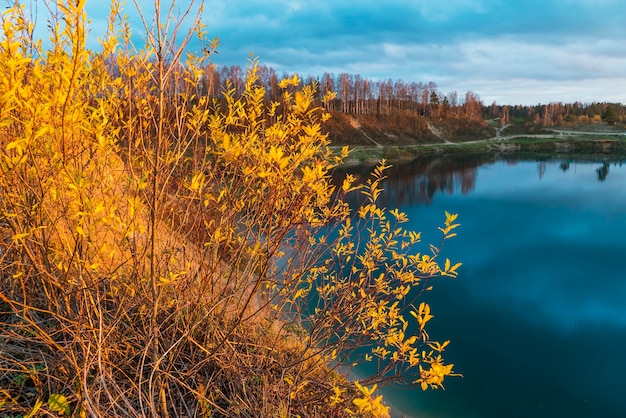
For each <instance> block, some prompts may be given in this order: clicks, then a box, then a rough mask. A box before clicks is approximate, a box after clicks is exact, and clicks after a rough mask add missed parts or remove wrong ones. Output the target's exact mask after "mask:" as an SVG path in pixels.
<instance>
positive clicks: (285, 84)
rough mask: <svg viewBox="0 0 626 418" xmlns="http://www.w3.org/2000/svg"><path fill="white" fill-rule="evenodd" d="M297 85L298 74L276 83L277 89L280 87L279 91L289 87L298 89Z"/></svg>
mask: <svg viewBox="0 0 626 418" xmlns="http://www.w3.org/2000/svg"><path fill="white" fill-rule="evenodd" d="M299 85H300V77H299V76H298V74H294V75H293V76H292V77H290V78H283V79H282V80H280V82H279V83H278V87H280V88H281V89H286V88H287V87H289V86H293V87H298V86H299Z"/></svg>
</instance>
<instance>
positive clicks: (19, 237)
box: [11, 232, 30, 242]
mask: <svg viewBox="0 0 626 418" xmlns="http://www.w3.org/2000/svg"><path fill="white" fill-rule="evenodd" d="M29 235H30V233H29V232H22V233H19V234H15V235H13V236H12V237H11V240H12V241H13V242H20V241H22V240H23V239H24V238H26V237H27V236H29Z"/></svg>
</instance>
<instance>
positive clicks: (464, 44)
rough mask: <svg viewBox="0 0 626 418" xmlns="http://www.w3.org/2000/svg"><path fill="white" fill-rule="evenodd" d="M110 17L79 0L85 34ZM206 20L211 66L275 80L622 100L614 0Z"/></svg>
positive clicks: (493, 1) (339, 5)
mask: <svg viewBox="0 0 626 418" xmlns="http://www.w3.org/2000/svg"><path fill="white" fill-rule="evenodd" d="M30 1H31V2H32V1H37V0H30ZM39 1H41V0H39ZM137 1H138V2H139V4H140V7H141V8H142V9H143V10H144V12H146V14H150V13H151V10H152V9H153V6H152V5H153V4H154V2H153V0H137ZM179 4H185V2H183V1H180V2H179ZM133 8H134V5H133V1H132V0H129V1H128V2H127V4H126V9H127V13H128V15H129V18H130V20H131V24H132V25H133V27H135V28H136V31H137V33H139V31H140V26H139V20H138V19H137V14H136V12H133V11H132V9H133ZM107 11H108V4H107V2H105V1H101V0H87V14H88V16H89V18H90V19H92V31H93V32H94V33H96V34H97V33H98V32H99V31H101V30H102V29H103V28H104V27H105V17H106V15H107ZM203 22H204V23H205V24H206V25H207V27H206V30H207V33H208V35H209V37H211V38H212V37H215V36H217V37H219V39H220V46H219V48H218V54H217V55H215V56H214V62H215V63H216V64H219V65H241V66H245V65H246V63H247V60H248V58H249V57H250V54H253V56H255V57H258V58H259V60H260V62H261V64H265V65H268V66H271V67H274V69H276V70H277V72H278V73H279V74H282V73H283V72H287V73H293V72H297V73H299V74H300V75H302V76H307V75H309V74H310V75H313V76H321V75H322V74H323V73H324V72H329V73H332V74H336V75H338V74H340V73H342V72H347V73H351V74H360V75H361V76H363V77H367V78H369V79H372V80H377V79H378V80H387V79H392V80H397V79H402V80H403V81H407V82H409V81H415V82H420V81H421V82H425V83H428V82H431V81H432V82H435V83H436V84H437V85H438V87H439V90H440V91H441V92H443V93H444V94H447V93H449V92H451V91H457V92H458V93H459V94H460V95H461V96H462V95H463V94H464V93H465V92H466V91H468V90H471V91H473V92H474V93H476V94H477V95H478V96H479V97H480V98H481V99H482V100H483V102H484V103H485V104H491V103H492V102H494V101H495V102H497V103H498V104H509V105H513V104H525V105H534V104H538V103H549V102H554V101H563V102H574V101H580V102H585V103H590V102H594V101H609V102H621V103H625V102H626V24H625V22H626V2H624V1H623V0H359V1H354V0H316V1H311V0H228V1H226V0H206V3H205V7H204V12H203ZM92 38H93V37H92ZM94 39H95V38H94Z"/></svg>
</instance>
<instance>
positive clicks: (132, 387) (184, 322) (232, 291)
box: [0, 0, 461, 417]
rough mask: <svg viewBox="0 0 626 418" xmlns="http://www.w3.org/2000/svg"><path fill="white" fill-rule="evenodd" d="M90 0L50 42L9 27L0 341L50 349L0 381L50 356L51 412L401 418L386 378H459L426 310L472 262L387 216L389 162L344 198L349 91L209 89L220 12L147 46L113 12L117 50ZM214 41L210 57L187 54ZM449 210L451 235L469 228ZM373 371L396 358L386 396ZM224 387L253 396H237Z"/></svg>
mask: <svg viewBox="0 0 626 418" xmlns="http://www.w3.org/2000/svg"><path fill="white" fill-rule="evenodd" d="M84 4H85V0H80V1H78V2H76V1H69V0H68V1H66V0H59V1H58V2H56V3H55V5H56V6H58V10H59V11H58V14H57V15H55V16H52V17H51V22H50V28H51V32H50V40H49V45H50V46H49V48H48V49H47V50H45V51H44V49H43V48H42V44H41V42H39V41H35V40H33V38H32V30H33V26H32V23H29V22H28V19H26V17H25V16H24V8H23V7H22V6H15V7H13V8H9V9H8V10H7V11H5V12H4V13H3V15H2V34H1V35H0V269H1V271H0V273H1V275H2V277H3V278H5V279H3V280H2V281H0V304H2V311H3V315H2V318H0V338H1V339H2V340H3V341H9V342H10V343H11V344H12V345H14V348H15V347H18V348H22V347H26V346H29V347H30V346H32V347H36V349H35V348H33V350H32V355H33V356H34V357H33V358H32V359H26V360H24V359H21V358H20V359H18V360H14V361H12V360H10V358H9V357H7V358H5V357H2V358H0V369H2V370H3V371H4V370H8V371H10V372H15V373H18V372H19V373H23V372H24V370H23V368H24V365H23V364H22V363H24V364H26V363H28V364H29V367H30V365H31V364H33V365H36V367H37V371H36V372H32V376H31V380H32V381H33V382H35V383H34V384H36V385H37V388H36V389H37V390H43V388H46V389H45V391H46V393H52V395H50V397H49V401H48V405H47V408H48V409H49V410H50V411H52V412H55V411H56V412H59V413H63V414H65V415H71V414H74V415H78V416H83V415H99V414H104V415H110V416H115V415H118V416H123V415H125V414H130V415H133V414H134V413H135V411H133V413H130V412H129V410H131V409H132V408H139V409H141V411H136V412H137V415H151V416H166V415H168V414H174V415H175V414H176V413H178V412H177V411H183V410H185V411H196V412H197V413H200V412H201V413H203V414H206V415H210V414H211V413H213V412H212V411H215V413H217V414H221V415H229V414H231V415H254V414H255V413H256V412H259V409H258V408H261V406H259V405H265V406H263V408H266V409H264V410H263V414H266V415H272V414H273V413H275V412H276V413H279V412H280V413H285V414H291V415H295V414H296V413H298V414H312V415H314V414H315V413H317V412H319V411H320V410H321V411H323V410H324V409H323V408H333V409H332V411H334V412H336V413H338V414H339V413H343V414H345V413H352V412H346V408H345V405H346V404H347V405H351V404H352V405H354V406H355V407H356V408H357V410H356V412H354V413H358V414H369V415H370V416H376V417H385V416H388V409H389V408H388V407H386V406H384V404H383V402H382V397H381V396H375V395H374V391H375V390H376V387H377V386H376V383H378V382H382V381H386V382H390V383H397V384H400V385H403V384H415V385H419V386H421V387H432V388H437V387H443V380H444V378H445V377H446V376H450V375H454V373H453V372H452V365H444V363H443V360H442V359H441V356H440V353H441V352H442V351H443V350H444V348H445V347H446V346H447V344H448V341H446V342H444V343H443V344H440V343H438V342H436V341H431V340H430V338H429V336H428V334H427V332H426V324H427V322H429V321H430V320H431V319H432V318H433V315H432V314H431V313H430V307H429V305H428V304H426V303H425V302H421V303H420V304H419V308H418V309H417V311H415V309H414V308H412V305H411V302H413V301H414V300H413V299H412V296H413V295H414V294H415V295H417V296H416V297H420V296H421V295H422V292H423V291H425V290H428V289H429V287H430V284H429V281H430V280H432V279H433V278H435V277H438V276H451V277H456V276H457V274H458V268H459V267H460V265H461V264H460V263H453V262H451V261H450V260H449V259H445V261H442V260H441V259H440V257H439V253H440V249H441V244H440V245H439V246H431V248H430V253H429V254H422V253H420V252H418V251H417V247H416V246H417V245H418V244H419V242H420V239H421V235H420V233H419V232H415V231H411V230H407V229H405V227H404V225H405V224H406V223H407V221H408V217H407V216H406V214H404V213H402V212H400V211H398V210H396V209H392V210H388V209H386V208H384V207H381V206H380V205H379V197H380V195H381V192H382V188H381V185H382V184H383V181H384V179H385V170H386V169H387V168H388V166H387V165H386V163H385V161H383V162H381V164H380V165H379V166H378V167H376V168H375V169H374V170H373V173H372V175H371V177H370V178H369V179H367V181H366V182H365V183H364V184H358V183H357V180H356V178H355V177H354V176H352V175H347V176H346V178H345V179H343V181H341V182H340V183H339V184H338V187H337V188H335V187H334V186H333V183H332V182H331V176H332V173H333V169H334V168H336V167H337V166H338V165H339V164H341V162H342V159H343V158H345V157H347V156H348V154H349V150H348V149H347V148H344V149H342V150H341V153H340V154H339V155H334V154H333V153H332V152H331V150H330V149H329V141H328V138H327V136H326V135H325V134H323V133H322V132H323V130H322V123H323V122H324V121H325V120H327V118H328V117H329V114H328V113H327V112H325V111H324V109H323V108H322V106H323V105H324V103H327V102H328V101H329V100H332V99H333V98H334V95H333V93H329V94H327V95H326V97H325V98H324V99H323V100H322V102H321V103H320V102H318V101H316V98H315V97H316V96H315V94H316V92H315V86H314V85H313V86H301V79H300V77H299V76H298V75H293V76H291V77H287V78H285V79H283V80H281V81H280V82H279V83H278V85H279V87H280V88H281V89H282V99H281V100H278V101H277V102H269V101H268V99H267V97H268V94H267V92H266V91H265V88H264V87H263V86H262V85H261V84H260V83H259V73H260V67H259V64H258V62H257V61H256V60H252V61H251V63H250V66H249V68H248V69H247V71H246V74H245V85H244V86H239V87H238V88H235V87H234V86H233V84H232V83H226V89H225V91H224V93H223V95H222V96H221V97H220V98H209V97H207V96H206V95H205V93H204V92H203V91H202V90H201V88H200V87H199V86H201V85H202V84H203V82H204V81H206V80H205V77H206V74H207V71H208V69H210V68H212V67H211V65H212V64H211V63H210V61H209V57H210V52H211V51H212V50H213V49H214V48H215V47H216V46H217V41H216V40H214V41H212V42H211V41H209V42H207V41H206V40H205V39H203V36H204V33H205V30H204V27H203V26H202V25H201V24H200V22H199V21H198V20H197V18H198V16H199V10H197V15H196V17H195V18H193V17H192V19H194V20H192V21H191V22H190V26H191V29H190V31H189V33H187V34H186V35H185V34H182V33H178V31H181V30H182V29H181V28H183V27H186V26H185V25H182V22H180V21H177V20H176V19H177V17H176V16H174V14H173V13H174V12H173V10H175V9H174V8H172V9H171V10H170V11H169V12H163V16H161V15H160V14H157V15H156V16H155V19H156V20H155V22H156V29H152V28H151V27H150V25H149V24H148V23H147V22H150V21H151V20H150V18H149V17H148V18H147V19H146V17H145V16H143V14H142V17H143V18H144V23H145V24H146V26H147V27H146V28H144V29H146V32H147V33H146V35H147V36H146V38H145V39H146V45H144V46H142V47H137V46H136V45H133V44H132V42H131V39H132V36H131V32H130V25H129V24H128V22H126V21H125V18H124V17H123V12H122V10H121V6H120V3H118V2H117V1H114V2H113V4H112V6H111V17H110V20H109V24H108V32H107V35H106V36H105V37H104V38H103V39H101V40H100V41H101V50H100V52H98V53H96V52H93V51H90V50H88V49H87V48H86V43H87V42H86V37H87V34H88V28H87V26H88V20H87V17H86V16H85V13H84ZM159 4H160V2H158V1H157V5H159ZM140 12H141V11H140ZM192 14H193V13H191V14H189V16H191V15H192ZM185 16H188V14H185ZM161 19H164V21H162V20H161ZM194 34H196V35H197V36H199V37H200V39H199V40H200V42H203V44H207V45H208V47H207V48H208V49H207V50H206V52H208V53H202V54H199V55H196V54H192V53H188V54H184V52H185V48H186V46H187V42H188V40H189V36H193V35H194ZM177 35H182V37H177ZM177 39H185V41H184V42H183V43H182V44H178V43H177V42H175V40H177ZM183 56H185V59H184V60H183V58H182V57H183ZM357 193H358V194H361V196H362V197H363V198H364V200H365V201H364V203H363V204H362V205H360V206H359V207H351V206H350V204H349V203H348V202H349V199H350V196H351V195H352V194H357ZM445 215H446V218H445V221H444V225H443V226H442V227H441V228H440V230H441V232H442V234H443V238H442V242H444V241H445V240H447V239H449V238H452V237H453V236H454V235H455V230H456V228H457V227H458V226H459V224H458V223H456V219H457V216H456V214H449V213H447V212H446V214H445ZM407 299H408V300H407ZM407 313H409V315H412V316H413V317H415V318H416V322H417V324H415V323H409V321H407V318H408V315H406V314H407ZM357 347H358V348H360V349H361V350H362V351H360V352H361V354H359V355H358V356H356V355H355V354H351V353H353V351H354V349H355V348H357ZM424 347H429V348H430V349H432V350H434V351H436V352H437V353H438V354H437V355H436V356H433V355H432V353H425V352H423V351H422V354H419V353H420V350H422V349H423V348H424ZM363 361H368V362H372V364H377V366H378V368H377V371H376V373H375V375H374V376H371V377H370V378H369V379H368V382H370V383H373V386H371V387H370V388H368V387H367V386H363V385H361V384H360V383H358V382H355V383H354V386H352V385H351V384H350V383H349V382H348V381H347V380H346V379H343V378H337V377H336V376H335V375H334V373H335V372H334V368H335V367H339V366H340V365H351V364H358V363H360V362H363ZM33 367H34V366H33ZM418 372H419V374H420V379H419V380H417V381H410V380H411V378H408V376H411V375H413V376H414V375H416V373H418ZM2 379H3V377H2V376H0V383H2ZM38 379H40V380H45V383H41V381H40V380H38ZM229 379H233V380H232V381H229ZM208 382H222V383H223V384H224V387H226V386H228V387H229V390H230V389H233V388H243V389H241V392H239V393H236V394H232V397H233V398H232V399H224V396H225V394H224V391H223V389H221V388H219V387H217V386H219V385H215V387H212V385H209V384H208ZM368 384H369V383H368ZM250 387H252V389H250ZM233 390H234V389H233ZM226 392H227V391H226ZM287 394H288V395H287ZM259 396H266V397H267V399H272V400H273V401H275V402H274V404H272V402H259ZM18 398H19V399H26V398H20V397H19V396H16V397H15V399H18ZM235 399H237V402H235ZM319 399H326V400H327V403H328V405H319V401H318V402H317V403H318V404H316V403H315V400H319ZM264 400H265V398H264ZM231 401H232V402H231ZM10 403H11V406H10V407H11V408H17V409H19V411H21V412H22V413H23V414H26V413H28V412H29V411H31V412H32V411H34V412H33V414H34V413H36V412H37V410H38V409H41V408H45V407H46V406H45V405H44V404H43V402H42V401H41V400H39V398H37V401H36V403H34V404H25V405H16V403H19V402H13V401H11V402H10ZM224 405H229V406H228V408H232V409H229V410H225V409H224V408H225V407H224ZM272 405H274V407H272ZM277 405H280V407H279V406H277ZM4 407H5V406H3V405H1V404H0V413H1V412H3V411H4V410H3V409H2V408H4ZM142 408H143V409H142ZM238 408H240V409H238ZM272 408H274V409H272ZM320 408H321V409H320ZM294 411H298V412H294ZM312 411H313V412H312Z"/></svg>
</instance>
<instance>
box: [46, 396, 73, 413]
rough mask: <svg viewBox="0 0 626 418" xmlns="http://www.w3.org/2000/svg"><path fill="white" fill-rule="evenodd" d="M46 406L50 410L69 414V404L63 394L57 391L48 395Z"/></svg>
mask: <svg viewBox="0 0 626 418" xmlns="http://www.w3.org/2000/svg"><path fill="white" fill-rule="evenodd" d="M48 408H49V409H50V411H52V412H57V413H59V414H62V415H64V416H69V415H70V404H69V402H68V401H67V399H66V398H65V396H63V395H61V394H59V393H51V394H50V397H48Z"/></svg>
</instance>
